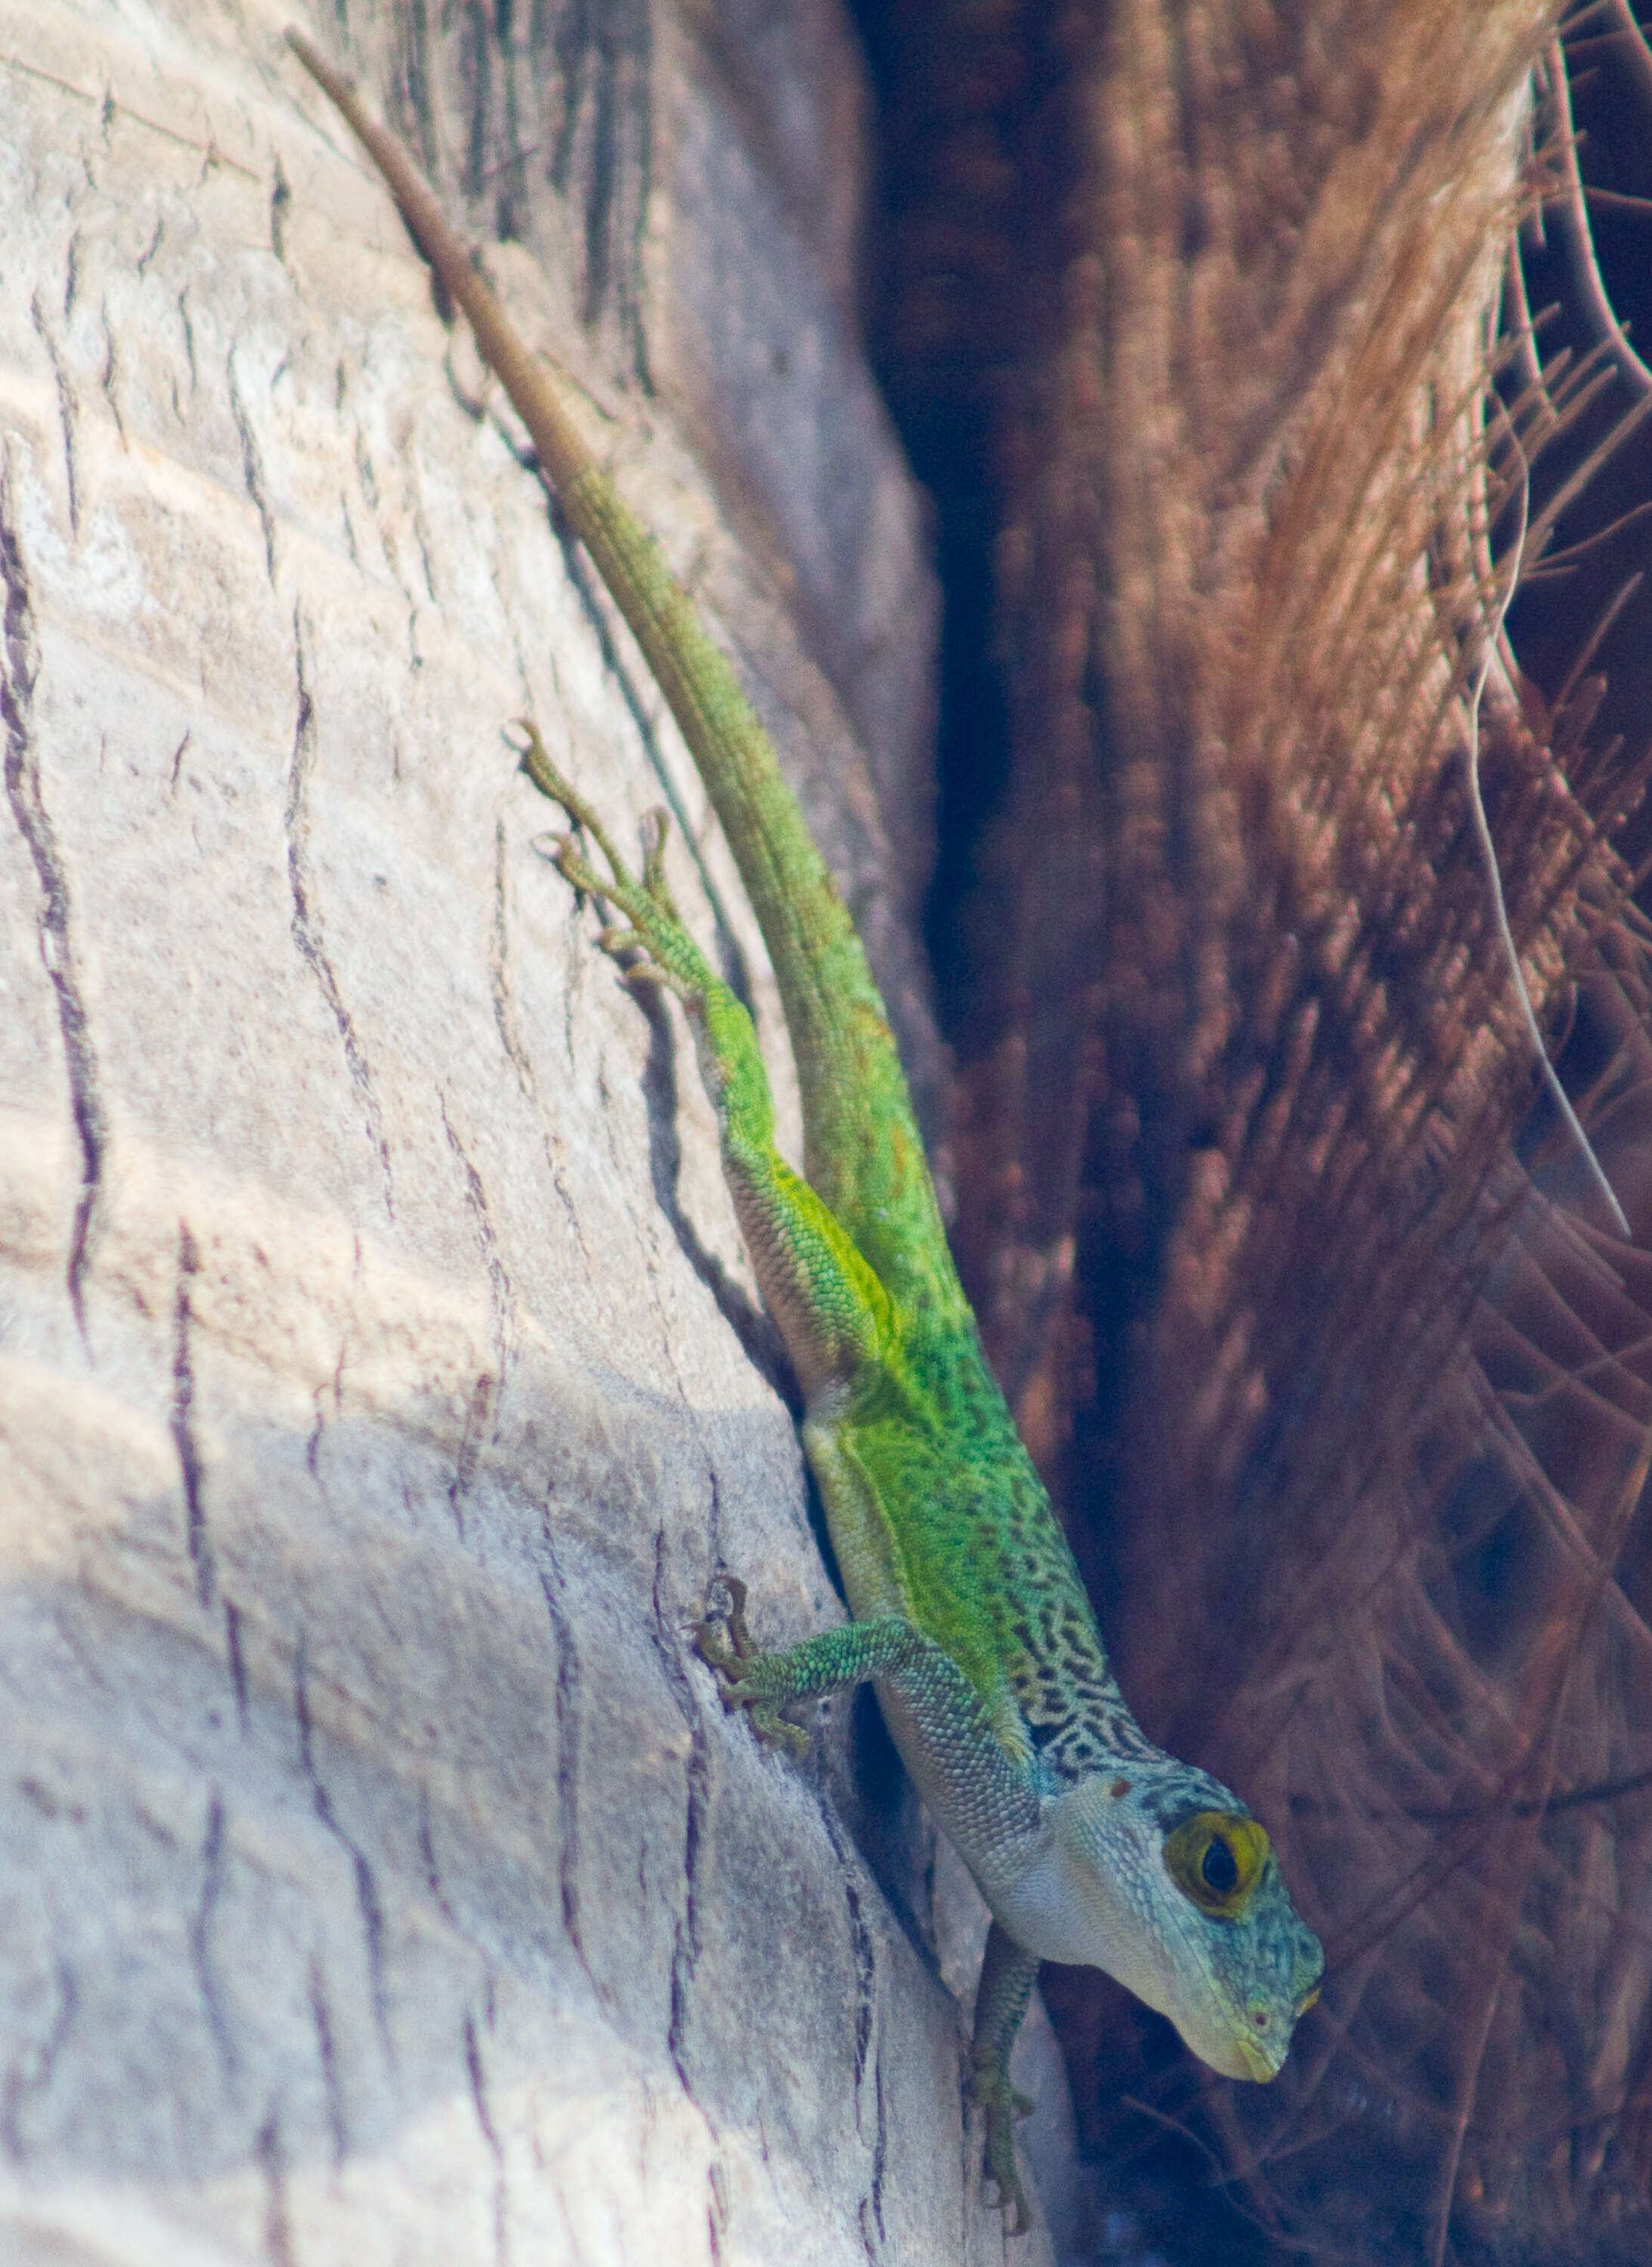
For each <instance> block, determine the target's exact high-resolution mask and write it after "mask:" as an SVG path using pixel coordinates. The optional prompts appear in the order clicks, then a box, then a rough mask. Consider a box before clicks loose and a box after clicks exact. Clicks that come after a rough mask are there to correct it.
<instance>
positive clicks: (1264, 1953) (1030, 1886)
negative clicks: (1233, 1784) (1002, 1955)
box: [1005, 1757, 1325, 2080]
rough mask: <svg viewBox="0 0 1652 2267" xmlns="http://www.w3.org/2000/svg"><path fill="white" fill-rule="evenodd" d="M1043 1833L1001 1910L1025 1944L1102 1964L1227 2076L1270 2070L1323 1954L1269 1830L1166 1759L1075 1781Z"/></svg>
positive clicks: (1313, 1987)
mask: <svg viewBox="0 0 1652 2267" xmlns="http://www.w3.org/2000/svg"><path fill="white" fill-rule="evenodd" d="M1051 1828H1052V1832H1051V1835H1050V1838H1049V1840H1048V1841H1047V1843H1046V1845H1045V1850H1044V1853H1043V1855H1042V1856H1041V1857H1040V1859H1039V1860H1038V1862H1037V1863H1036V1864H1035V1865H1034V1866H1033V1867H1031V1868H1030V1869H1029V1871H1028V1873H1027V1874H1026V1875H1024V1877H1023V1880H1022V1882H1021V1883H1020V1884H1019V1885H1018V1887H1017V1893H1016V1897H1015V1898H1014V1900H1013V1903H1014V1905H1015V1911H1014V1914H1013V1916H1012V1915H1011V1913H1010V1912H1009V1911H1006V1913H1005V1919H1006V1920H1007V1921H1009V1922H1010V1926H1011V1927H1012V1930H1013V1933H1015V1934H1016V1935H1017V1937H1019V1938H1020V1939H1021V1941H1022V1942H1023V1943H1024V1944H1025V1945H1026V1946H1027V1948H1028V1949H1029V1950H1030V1951H1034V1952H1038V1953H1040V1954H1041V1955H1042V1956H1043V1957H1045V1958H1046V1959H1051V1960H1063V1961H1071V1962H1079V1963H1083V1964H1085V1965H1087V1966H1090V1967H1094V1968H1103V1969H1105V1970H1106V1971H1107V1973H1108V1974H1109V1975H1110V1976H1114V1977H1117V1978H1118V1980H1119V1981H1120V1983H1121V1984H1123V1985H1125V1986H1126V1987H1127V1989H1128V1990H1130V1991H1132V1992H1134V1993H1135V1994H1136V1996H1137V1998H1138V1999H1145V2000H1146V2002H1147V2004H1148V2006H1149V2007H1155V2008H1156V2009H1157V2010H1158V2012H1159V2013H1160V2014H1163V2015H1168V2016H1169V2018H1170V2020H1171V2022H1172V2023H1174V2024H1175V2026H1176V2028H1177V2029H1178V2031H1179V2032H1180V2033H1181V2035H1182V2036H1183V2038H1184V2039H1185V2040H1186V2042H1187V2044H1188V2045H1189V2046H1190V2047H1191V2048H1192V2049H1193V2052H1194V2053H1195V2054H1196V2055H1197V2056H1199V2058H1200V2060H1201V2061H1203V2062H1208V2064H1209V2065H1211V2067H1212V2068H1213V2069H1215V2070H1219V2071H1221V2072H1222V2074H1223V2075H1224V2076H1225V2077H1228V2078H1249V2079H1258V2080H1265V2079H1270V2078H1273V2077H1274V2076H1275V2075H1276V2073H1277V2072H1278V2070H1279V2067H1280V2065H1281V2063H1282V2062H1283V2061H1284V2059H1285V2051H1286V2049H1287V2048H1288V2047H1289V2044H1290V2035H1291V2032H1292V2030H1293V2029H1295V2028H1296V2018H1297V2017H1298V2016H1299V2015H1300V2014H1302V2013H1303V2010H1304V2009H1305V2008H1307V2007H1311V2006H1312V2004H1313V2002H1314V2000H1315V1999H1317V1998H1318V1983H1319V1979H1320V1977H1321V1976H1322V1975H1323V1974H1324V1973H1325V1955H1324V1954H1323V1953H1322V1952H1321V1950H1320V1949H1319V1940H1318V1937H1316V1936H1315V1935H1314V1933H1313V1932H1312V1930H1311V1929H1310V1928H1309V1927H1308V1926H1306V1924H1305V1923H1304V1922H1303V1920H1302V1919H1299V1917H1298V1915H1297V1912H1296V1907H1295V1906H1294V1905H1293V1904H1291V1901H1290V1895H1289V1891H1288V1890H1287V1889H1286V1887H1285V1884H1284V1882H1283V1880H1282V1879H1281V1874H1280V1870H1279V1860H1278V1859H1277V1858H1276V1857H1275V1856H1274V1848H1273V1845H1272V1844H1271V1843H1270V1841H1269V1840H1268V1838H1267V1831H1266V1830H1265V1829H1264V1828H1262V1827H1261V1826H1259V1824H1258V1823H1257V1822H1256V1820H1255V1819H1253V1818H1252V1817H1251V1816H1249V1815H1248V1813H1247V1812H1245V1810H1244V1809H1243V1808H1241V1806H1240V1804H1239V1802H1238V1801H1237V1798H1236V1797H1235V1796H1234V1795H1232V1794H1230V1793H1229V1791H1228V1789H1227V1788H1226V1787H1225V1786H1221V1785H1220V1784H1219V1783H1218V1781H1216V1780H1215V1779H1212V1778H1210V1777H1209V1775H1208V1773H1207V1772H1200V1771H1195V1770H1193V1769H1192V1768H1190V1767H1189V1766H1188V1765H1187V1764H1178V1763H1176V1762H1174V1761H1173V1760H1172V1759H1171V1757H1164V1758H1163V1760H1162V1761H1154V1762H1151V1763H1149V1762H1143V1761H1140V1760H1135V1759H1133V1760H1132V1761H1131V1762H1129V1763H1128V1764H1123V1765H1121V1767H1120V1770H1119V1771H1118V1772H1116V1773H1112V1772H1098V1774H1097V1775H1096V1776H1095V1777H1094V1778H1089V1779H1083V1780H1081V1781H1080V1783H1079V1784H1078V1785H1077V1786H1074V1787H1071V1788H1069V1789H1068V1792H1067V1793H1066V1794H1061V1795H1060V1796H1058V1797H1057V1798H1056V1800H1055V1802H1054V1806H1053V1816H1052V1817H1051Z"/></svg>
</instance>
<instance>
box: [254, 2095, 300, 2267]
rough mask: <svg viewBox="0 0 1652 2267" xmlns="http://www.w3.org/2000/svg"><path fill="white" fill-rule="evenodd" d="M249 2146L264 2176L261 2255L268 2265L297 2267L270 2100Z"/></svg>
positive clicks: (283, 2157)
mask: <svg viewBox="0 0 1652 2267" xmlns="http://www.w3.org/2000/svg"><path fill="white" fill-rule="evenodd" d="M253 2153H254V2155H255V2156H256V2157H257V2159H258V2163H259V2169H260V2170H261V2172H262V2174H263V2175H264V2256H265V2257H266V2258H267V2259H268V2260H269V2261H270V2262H271V2263H272V2267H297V2260H296V2259H295V2257H294V2255H293V2249H292V2223H291V2221H290V2219H289V2217H288V2213H287V2152H286V2149H285V2146H284V2145H283V2140H282V2133H281V2110H280V2109H279V2107H278V2105H277V2104H276V2103H275V2102H271V2104H270V2107H269V2115H268V2117H266V2118H265V2120H264V2122H263V2124H262V2125H261V2126H260V2128H259V2131H258V2139H257V2140H256V2141H255V2142H254V2143H253Z"/></svg>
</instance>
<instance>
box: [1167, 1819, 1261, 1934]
mask: <svg viewBox="0 0 1652 2267" xmlns="http://www.w3.org/2000/svg"><path fill="white" fill-rule="evenodd" d="M1272 1847H1273V1845H1272V1844H1271V1843H1270V1842H1269V1840H1268V1838H1267V1828H1266V1827H1262V1826H1259V1825H1258V1824H1257V1823H1256V1821H1255V1819H1253V1818H1242V1817H1241V1816H1239V1814H1238V1812H1237V1811H1235V1810H1200V1811H1196V1812H1195V1813H1194V1815H1193V1817H1191V1818H1185V1819H1184V1820H1183V1821H1182V1823H1181V1824H1180V1825H1179V1826H1178V1828H1177V1829H1176V1830H1175V1832H1174V1833H1173V1834H1167V1835H1166V1836H1165V1838H1164V1870H1165V1872H1166V1873H1167V1874H1169V1875H1170V1877H1171V1881H1173V1882H1175V1884H1176V1886H1177V1888H1178V1889H1180V1890H1181V1891H1182V1893H1183V1895H1184V1896H1185V1897H1191V1898H1192V1899H1193V1903H1194V1904H1196V1905H1197V1906H1198V1908H1199V1910H1200V1912H1204V1913H1209V1914H1210V1915H1211V1916H1212V1918H1213V1919H1216V1920H1237V1919H1238V1917H1239V1915H1240V1914H1241V1913H1242V1912H1243V1911H1245V1906H1246V1905H1247V1904H1249V1903H1250V1901H1251V1893H1252V1890H1253V1889H1255V1887H1256V1885H1257V1883H1258V1882H1259V1881H1260V1879H1261V1878H1262V1868H1263V1867H1264V1866H1266V1865H1267V1858H1268V1852H1269V1851H1270V1850H1271V1849H1272Z"/></svg>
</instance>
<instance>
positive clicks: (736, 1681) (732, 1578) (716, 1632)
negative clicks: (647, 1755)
mask: <svg viewBox="0 0 1652 2267" xmlns="http://www.w3.org/2000/svg"><path fill="white" fill-rule="evenodd" d="M723 1587H724V1588H725V1589H726V1590H727V1591H728V1594H729V1610H728V1612H727V1614H726V1615H725V1616H723V1620H724V1621H726V1623H727V1625H728V1629H727V1634H726V1635H725V1634H724V1633H723V1629H722V1628H721V1627H720V1626H719V1625H718V1622H717V1620H716V1619H714V1618H710V1617H708V1618H707V1619H705V1620H704V1621H701V1622H697V1623H696V1624H695V1625H694V1651H695V1652H696V1653H697V1654H699V1655H700V1658H701V1661H703V1662H705V1664H706V1666H707V1667H708V1668H709V1669H712V1670H714V1671H715V1672H716V1676H717V1679H718V1685H719V1690H720V1691H721V1692H722V1694H723V1706H724V1707H725V1708H727V1709H730V1710H731V1711H732V1710H734V1709H736V1708H744V1709H745V1710H747V1711H748V1713H750V1716H751V1719H752V1729H753V1731H754V1732H755V1733H756V1734H757V1736H758V1738H759V1739H760V1740H764V1741H767V1742H768V1744H769V1745H770V1746H771V1747H781V1748H786V1749H789V1750H790V1752H791V1753H792V1754H793V1755H794V1756H805V1755H807V1754H808V1752H809V1735H808V1734H807V1732H805V1731H804V1729H803V1728H802V1727H801V1726H800V1725H797V1724H789V1723H788V1722H787V1721H786V1720H785V1718H784V1717H783V1716H782V1714H781V1713H780V1712H781V1709H782V1706H784V1704H785V1702H786V1700H787V1699H788V1698H790V1697H791V1696H790V1695H789V1693H788V1692H787V1691H785V1690H784V1686H783V1661H784V1656H783V1655H782V1654H774V1653H760V1652H759V1651H758V1649H757V1647H755V1646H754V1645H753V1642H752V1633H751V1632H750V1630H749V1629H748V1628H747V1627H746V1625H745V1598H746V1589H745V1583H744V1582H743V1581H741V1580H740V1578H739V1576H738V1574H725V1575H724V1576H723ZM776 1670H782V1676H776V1675H775V1671H776ZM766 1672H767V1673H766Z"/></svg>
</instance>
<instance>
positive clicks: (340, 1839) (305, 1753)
mask: <svg viewBox="0 0 1652 2267" xmlns="http://www.w3.org/2000/svg"><path fill="white" fill-rule="evenodd" d="M293 1713H294V1715H295V1717H296V1718H297V1725H298V1754H299V1758H300V1760H301V1762H302V1764H303V1765H304V1775H305V1778H306V1779H308V1780H309V1782H310V1794H311V1800H312V1803H313V1805H314V1808H315V1815H316V1816H317V1817H318V1818H319V1820H320V1822H321V1823H322V1825H323V1826H324V1827H325V1828H326V1829H327V1832H328V1833H329V1834H330V1835H331V1836H332V1837H333V1838H334V1841H335V1842H336V1843H337V1844H338V1845H339V1847H340V1848H341V1850H342V1851H343V1852H344V1853H345V1855H346V1856H347V1857H348V1858H349V1861H350V1865H351V1867H352V1869H353V1872H354V1874H355V1882H356V1910H357V1911H358V1912H359V1913H360V1915H361V1921H362V1935H363V1941H364V1942H365V1944H366V1948H367V1980H368V1988H369V1991H370V1992H371V1997H372V2002H373V2015H374V2019H375V2021H377V2023H378V2035H379V2037H380V2038H381V2039H382V2041H383V2042H384V2048H385V2058H386V2059H387V2060H388V2061H390V2062H392V2063H393V2062H394V2060H395V2054H394V2051H393V2048H392V2045H391V2039H390V2008H389V2002H388V1999H387V1997H386V1994H385V1914H384V1908H383V1906H382V1905H381V1904H379V1902H378V1883H377V1882H375V1880H374V1879H373V1869H372V1867H371V1865H369V1863H368V1861H367V1853H366V1852H365V1851H364V1850H363V1848H362V1846H361V1845H360V1843H358V1842H357V1841H356V1839H355V1838H354V1837H353V1836H352V1835H351V1834H350V1833H349V1830H347V1829H346V1828H345V1826H344V1825H343V1823H341V1820H340V1818H339V1816H338V1813H337V1812H336V1811H335V1810H334V1808H333V1798H332V1796H331V1795H330V1794H328V1793H327V1786H326V1783H325V1781H324V1780H323V1779H322V1777H321V1774H320V1772H319V1770H318V1769H317V1767H316V1760H315V1748H314V1739H313V1731H312V1725H311V1721H310V1666H309V1656H308V1649H307V1647H306V1643H305V1639H304V1637H303V1636H302V1635H300V1637H299V1640H298V1650H297V1655H296V1656H295V1658H294V1662H293Z"/></svg>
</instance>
